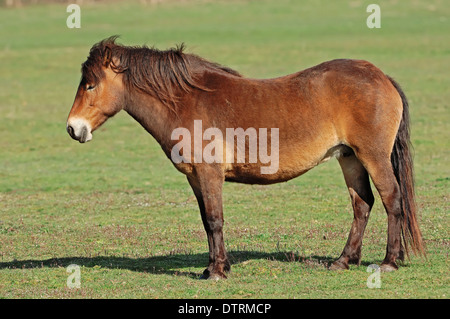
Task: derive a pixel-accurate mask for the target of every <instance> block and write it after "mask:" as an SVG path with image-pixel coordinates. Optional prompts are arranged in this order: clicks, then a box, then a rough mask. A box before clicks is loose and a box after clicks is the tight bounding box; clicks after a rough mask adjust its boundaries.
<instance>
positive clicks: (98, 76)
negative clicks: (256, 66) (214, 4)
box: [81, 36, 241, 105]
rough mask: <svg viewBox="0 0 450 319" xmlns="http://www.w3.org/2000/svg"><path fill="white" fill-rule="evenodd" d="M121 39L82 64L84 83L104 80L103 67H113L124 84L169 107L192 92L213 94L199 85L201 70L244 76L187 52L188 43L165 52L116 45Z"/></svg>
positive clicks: (98, 46) (102, 45)
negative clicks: (184, 94) (153, 97)
mask: <svg viewBox="0 0 450 319" xmlns="http://www.w3.org/2000/svg"><path fill="white" fill-rule="evenodd" d="M116 39H117V36H113V37H110V38H107V39H105V40H103V41H100V42H98V43H97V44H95V45H94V46H93V47H92V48H91V50H90V52H89V56H88V58H87V60H86V62H84V63H83V64H82V68H81V72H82V80H81V81H82V83H84V84H96V83H98V82H99V81H101V80H102V79H103V77H104V72H103V70H102V66H108V65H110V66H111V68H112V69H113V70H114V72H116V73H123V75H124V83H125V85H127V86H128V87H129V88H136V89H138V90H141V91H143V92H145V93H148V94H150V95H152V96H155V97H157V98H158V99H160V100H161V101H162V102H163V103H164V104H166V105H175V104H176V102H177V100H178V98H179V93H180V92H185V93H189V92H190V91H191V90H192V89H200V90H204V91H210V89H208V88H207V87H205V86H203V85H202V84H200V83H198V80H197V75H198V74H199V72H200V71H201V69H202V68H203V69H205V68H206V69H212V70H216V71H221V72H226V73H228V74H231V75H234V76H239V77H240V76H241V75H240V74H239V73H238V72H236V71H234V70H232V69H230V68H228V67H225V66H222V65H220V64H217V63H213V62H210V61H207V60H205V59H203V58H201V57H199V56H196V55H193V54H186V53H184V52H183V51H184V49H185V46H184V44H181V45H178V46H177V47H176V48H172V49H169V50H165V51H160V50H158V49H155V48H149V47H147V46H145V45H144V46H124V45H120V44H117V43H116Z"/></svg>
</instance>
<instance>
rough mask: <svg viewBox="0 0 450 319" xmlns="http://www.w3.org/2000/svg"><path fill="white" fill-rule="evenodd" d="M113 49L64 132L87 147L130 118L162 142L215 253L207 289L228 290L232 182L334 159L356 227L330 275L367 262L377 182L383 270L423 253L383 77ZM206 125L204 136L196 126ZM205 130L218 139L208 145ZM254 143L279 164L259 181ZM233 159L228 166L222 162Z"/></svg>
mask: <svg viewBox="0 0 450 319" xmlns="http://www.w3.org/2000/svg"><path fill="white" fill-rule="evenodd" d="M115 41H116V37H111V38H108V39H105V40H103V41H101V42H99V43H97V44H95V45H94V46H93V47H92V48H91V50H90V53H89V57H88V59H87V61H86V62H84V63H83V64H82V78H81V83H80V85H79V87H78V91H77V93H76V97H75V101H74V104H73V106H72V109H71V111H70V114H69V117H68V120H67V132H68V133H69V134H70V136H71V137H72V138H73V139H76V140H78V141H79V142H81V143H84V142H87V141H89V140H91V139H92V132H94V131H95V130H96V129H97V128H98V127H99V126H100V125H102V123H104V122H105V121H106V120H107V119H108V118H110V117H111V116H113V115H114V114H116V113H117V112H119V111H120V110H122V109H124V110H125V111H126V112H128V113H129V114H130V115H131V116H132V117H133V118H134V119H136V120H137V121H138V122H139V123H140V124H141V125H142V126H143V127H144V128H145V129H146V130H147V131H148V132H149V133H150V134H151V135H152V136H153V137H154V138H155V139H156V140H157V141H158V143H159V144H160V145H161V147H162V149H163V151H164V152H165V154H166V155H167V157H168V158H169V159H171V160H172V162H173V164H174V165H175V167H176V168H177V169H178V170H179V171H180V172H182V173H184V174H185V175H186V176H187V179H188V181H189V184H190V185H191V187H192V189H193V191H194V194H195V196H196V198H197V201H198V205H199V207H200V213H201V217H202V221H203V225H204V227H205V230H206V233H207V237H208V244H209V265H208V268H207V269H206V270H205V271H204V273H203V278H213V279H218V278H226V272H227V271H229V270H230V263H229V261H228V258H227V254H226V250H225V246H224V240H223V233H222V228H223V210H222V185H223V183H224V181H233V182H240V183H248V184H271V183H277V182H283V181H287V180H290V179H292V178H294V177H297V176H299V175H301V174H303V173H305V172H306V171H308V170H310V169H311V168H313V167H315V166H317V165H318V164H320V163H322V162H325V161H327V160H328V159H330V158H331V157H336V158H337V159H338V161H339V164H340V166H341V168H342V171H343V173H344V178H345V182H346V184H347V187H348V191H349V193H350V198H351V201H352V206H353V210H354V219H353V223H352V226H351V229H350V234H349V237H348V240H347V243H346V245H345V247H344V250H343V252H342V254H341V255H340V257H339V259H337V260H336V261H335V262H334V263H333V264H332V265H331V267H330V268H331V269H348V267H349V266H348V265H349V264H359V263H360V261H361V246H362V238H363V233H364V229H365V227H366V224H367V221H368V218H369V214H370V211H371V208H372V206H373V203H374V197H373V194H372V191H371V187H370V182H369V176H370V178H371V179H372V182H373V183H374V185H375V187H376V189H377V191H378V192H379V194H380V196H381V199H382V201H383V205H384V207H385V209H386V212H387V216H388V230H387V249H386V257H385V258H384V260H383V262H382V265H381V268H382V270H384V271H391V270H396V269H398V267H397V265H396V260H403V259H404V253H408V246H410V247H411V248H412V250H413V251H414V252H418V253H424V248H423V243H422V236H421V232H420V230H419V226H418V221H417V217H416V204H415V200H414V183H413V163H412V158H411V153H410V146H409V142H410V141H409V139H410V138H409V137H410V133H409V115H408V102H407V99H406V97H405V95H404V93H403V92H402V90H401V88H400V86H399V85H398V84H397V83H396V82H395V81H394V80H393V79H391V78H390V77H389V76H387V75H385V74H384V73H383V72H382V71H380V70H379V69H378V68H377V67H375V66H374V65H372V64H371V63H369V62H366V61H361V60H345V59H341V60H333V61H328V62H324V63H322V64H319V65H317V66H314V67H311V68H309V69H306V70H303V71H300V72H297V73H294V74H290V75H286V76H283V77H279V78H275V79H264V80H258V79H249V78H245V77H243V76H241V75H240V74H239V73H238V72H236V71H234V70H231V69H229V68H227V67H224V66H221V65H219V64H216V63H212V62H209V61H207V60H205V59H202V58H200V57H198V56H195V55H192V54H186V53H184V52H183V46H180V47H177V48H175V49H171V50H167V51H159V50H157V49H153V48H148V47H145V46H143V47H127V46H123V45H119V44H117V43H116V42H115ZM199 120H200V121H201V122H200V123H201V127H200V128H198V125H197V127H196V124H195V123H199ZM179 128H184V130H185V131H183V132H190V133H192V132H193V133H194V135H195V130H197V133H199V132H200V138H202V137H203V139H201V140H199V139H198V137H195V136H194V139H193V140H187V139H188V137H186V135H182V134H174V132H179V131H176V130H177V129H179ZM272 128H276V129H277V131H276V133H277V134H274V131H273V130H270V133H269V134H268V137H270V138H271V141H272V142H274V141H275V142H276V143H271V144H270V145H269V144H268V143H267V141H266V143H265V144H264V143H261V142H263V141H262V138H261V137H260V136H259V137H258V136H257V137H256V140H253V139H254V136H252V135H251V134H250V133H251V132H257V130H259V132H262V131H261V130H263V129H272ZM209 129H214V130H215V131H214V132H215V133H214V134H209V135H208V136H206V135H207V134H206V132H207V131H208V130H209ZM230 129H231V130H232V131H231V132H233V130H234V133H235V134H234V135H232V136H231V138H229V137H228V136H227V137H226V138H225V137H224V136H223V135H222V136H221V135H220V134H219V133H220V132H222V133H223V132H227V133H228V130H230ZM239 129H240V130H241V132H242V131H244V130H245V131H244V132H243V133H244V136H243V139H242V140H241V142H242V141H245V143H243V144H241V147H239V146H238V147H236V148H234V147H233V148H230V145H229V143H228V142H234V141H235V140H237V139H239V138H241V137H242V136H238V134H237V133H236V132H238V130H239ZM199 130H200V131H199ZM266 131H267V130H266ZM209 133H211V131H209ZM202 134H203V135H202ZM213 136H214V140H213ZM181 137H183V138H181ZM186 140H187V141H186ZM211 141H213V142H214V149H215V151H214V152H215V154H214V152H212V151H211V148H210V151H211V152H210V153H209V154H210V155H213V156H215V157H214V159H215V160H213V161H211V160H209V161H207V160H202V159H203V158H202V156H201V154H200V156H199V152H200V153H201V152H202V150H203V151H206V148H207V146H208V145H207V144H208V143H210V144H211V143H213V142H211ZM252 141H253V142H254V141H258V142H259V144H257V145H256V146H258V145H259V146H260V147H261V146H264V145H265V146H266V149H265V151H266V155H268V154H269V153H271V155H276V156H275V157H273V158H275V159H274V163H275V162H276V163H275V165H274V167H275V168H276V169H275V170H273V171H272V172H270V173H267V172H266V173H263V171H262V168H264V167H267V160H266V161H263V157H262V156H260V157H259V158H257V159H256V160H253V161H252V160H250V159H251V158H252V152H254V151H255V148H252V147H251V142H252ZM182 142H183V144H182V145H183V146H182V147H181V148H180V147H178V146H179V145H181V144H180V143H182ZM210 144H209V146H211V145H210ZM242 145H244V146H242ZM191 146H192V147H191ZM219 146H220V147H219ZM243 148H244V149H243ZM221 151H222V152H223V153H221ZM239 152H241V155H239V154H238V153H239ZM225 153H227V154H228V155H227V156H230V155H231V157H227V158H228V159H230V158H231V159H232V160H231V161H230V160H227V161H225V160H223V161H222V160H220V159H224V158H225ZM243 153H244V154H245V156H242V154H243ZM275 153H276V154H275ZM174 154H176V155H177V156H175V157H174ZM260 155H261V153H260ZM239 156H240V158H239ZM254 158H255V157H253V159H254ZM274 163H272V164H274Z"/></svg>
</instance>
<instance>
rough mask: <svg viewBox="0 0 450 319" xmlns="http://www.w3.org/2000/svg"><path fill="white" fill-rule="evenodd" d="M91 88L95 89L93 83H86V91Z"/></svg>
mask: <svg viewBox="0 0 450 319" xmlns="http://www.w3.org/2000/svg"><path fill="white" fill-rule="evenodd" d="M93 89H95V85H87V86H86V90H88V91H90V90H93Z"/></svg>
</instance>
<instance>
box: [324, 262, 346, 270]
mask: <svg viewBox="0 0 450 319" xmlns="http://www.w3.org/2000/svg"><path fill="white" fill-rule="evenodd" d="M328 269H330V270H347V269H348V265H346V264H344V263H343V262H341V261H339V260H336V261H335V262H334V263H332V264H331V266H330V267H329V268H328Z"/></svg>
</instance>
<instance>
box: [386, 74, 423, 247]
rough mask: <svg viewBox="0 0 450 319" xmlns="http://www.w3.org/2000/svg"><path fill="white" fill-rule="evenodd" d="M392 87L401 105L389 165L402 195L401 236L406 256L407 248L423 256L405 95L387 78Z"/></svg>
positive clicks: (396, 84) (397, 85)
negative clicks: (409, 247)
mask: <svg viewBox="0 0 450 319" xmlns="http://www.w3.org/2000/svg"><path fill="white" fill-rule="evenodd" d="M389 80H390V81H391V83H392V85H394V87H395V88H396V89H397V92H398V94H399V95H400V97H401V99H402V103H403V115H402V120H401V122H400V127H399V129H398V132H397V137H396V138H395V143H394V148H393V149H392V154H391V163H392V167H393V169H394V174H395V177H396V178H397V182H398V184H399V186H400V191H401V194H402V219H403V220H402V235H403V242H404V246H405V249H406V253H407V254H408V246H411V248H412V250H413V252H414V253H419V254H422V255H425V249H424V244H423V240H422V233H421V232H420V229H419V223H418V221H417V206H416V201H415V192H414V170H413V159H412V154H411V142H410V123H409V106H408V100H407V99H406V96H405V93H403V91H402V89H401V87H400V85H399V84H398V83H397V82H395V81H394V80H393V79H392V78H390V77H389Z"/></svg>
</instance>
